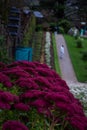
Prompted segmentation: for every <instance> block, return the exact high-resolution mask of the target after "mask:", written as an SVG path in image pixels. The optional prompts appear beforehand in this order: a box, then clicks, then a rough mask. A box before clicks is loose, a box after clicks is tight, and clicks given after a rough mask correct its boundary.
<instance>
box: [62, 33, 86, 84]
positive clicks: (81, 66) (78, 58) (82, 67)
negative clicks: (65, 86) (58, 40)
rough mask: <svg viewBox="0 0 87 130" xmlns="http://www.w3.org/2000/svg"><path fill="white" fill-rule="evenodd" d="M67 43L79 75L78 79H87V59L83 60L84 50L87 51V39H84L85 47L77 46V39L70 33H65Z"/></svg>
mask: <svg viewBox="0 0 87 130" xmlns="http://www.w3.org/2000/svg"><path fill="white" fill-rule="evenodd" d="M64 38H65V41H66V43H67V48H68V51H69V54H70V57H71V61H72V64H73V67H74V70H75V73H76V76H77V79H78V81H80V82H86V81H87V60H86V61H83V60H82V55H83V53H82V52H83V51H86V52H87V39H86V38H85V39H83V47H82V48H77V47H76V39H75V38H74V37H72V36H69V35H64Z"/></svg>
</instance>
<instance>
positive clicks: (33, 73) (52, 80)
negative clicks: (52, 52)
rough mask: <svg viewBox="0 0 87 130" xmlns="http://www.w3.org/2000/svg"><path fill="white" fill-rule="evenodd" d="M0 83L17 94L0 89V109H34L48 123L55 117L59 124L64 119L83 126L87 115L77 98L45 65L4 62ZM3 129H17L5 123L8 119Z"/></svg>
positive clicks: (86, 125) (86, 124) (80, 129)
mask: <svg viewBox="0 0 87 130" xmlns="http://www.w3.org/2000/svg"><path fill="white" fill-rule="evenodd" d="M0 83H2V84H3V85H4V87H9V90H8V91H10V90H12V88H13V89H14V86H15V89H16V91H17V95H14V94H12V93H11V91H10V92H7V91H3V90H1V91H0V109H10V110H12V108H13V109H15V110H18V112H19V111H21V112H22V111H23V112H30V110H31V109H32V108H35V109H36V110H37V112H38V114H43V115H44V117H46V118H49V119H50V120H51V122H52V120H56V123H60V124H61V125H62V124H63V123H64V122H65V124H66V122H68V123H69V125H71V126H72V127H73V129H74V128H75V129H76V130H86V129H87V118H86V117H85V114H84V111H83V107H82V105H81V103H80V101H79V100H78V99H76V98H75V97H74V96H73V94H72V93H71V92H70V91H69V87H68V86H67V84H66V82H65V81H64V80H62V79H61V77H60V76H59V75H58V74H57V73H56V72H55V71H54V70H51V69H50V68H49V67H48V66H47V65H45V64H40V63H38V62H27V61H16V62H13V63H12V64H9V65H7V66H6V65H5V67H3V68H2V70H1V71H0ZM10 87H11V89H10ZM62 117H63V119H62ZM10 122H11V121H10ZM12 123H13V122H12ZM15 123H17V122H15ZM15 123H13V124H15ZM65 124H64V126H65ZM67 127H68V125H66V128H65V129H68V128H67ZM6 128H8V129H13V130H14V128H15V130H17V128H16V127H14V128H13V127H12V126H9V121H8V122H7V123H6V124H4V125H3V130H6ZM19 129H20V130H21V126H20V128H19ZM24 130H27V129H26V128H25V129H24Z"/></svg>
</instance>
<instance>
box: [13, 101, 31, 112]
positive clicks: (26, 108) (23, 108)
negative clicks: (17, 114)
mask: <svg viewBox="0 0 87 130" xmlns="http://www.w3.org/2000/svg"><path fill="white" fill-rule="evenodd" d="M14 107H15V108H16V109H18V110H21V111H29V109H30V107H29V105H26V104H24V103H21V102H20V103H16V104H15V105H14Z"/></svg>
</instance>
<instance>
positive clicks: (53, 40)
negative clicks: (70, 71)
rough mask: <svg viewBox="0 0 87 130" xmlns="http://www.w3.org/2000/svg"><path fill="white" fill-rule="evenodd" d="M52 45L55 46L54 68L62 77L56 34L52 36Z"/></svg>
mask: <svg viewBox="0 0 87 130" xmlns="http://www.w3.org/2000/svg"><path fill="white" fill-rule="evenodd" d="M52 45H53V51H54V68H55V70H56V72H57V73H58V74H59V75H61V71H60V66H59V61H58V52H57V47H56V40H55V35H54V34H52Z"/></svg>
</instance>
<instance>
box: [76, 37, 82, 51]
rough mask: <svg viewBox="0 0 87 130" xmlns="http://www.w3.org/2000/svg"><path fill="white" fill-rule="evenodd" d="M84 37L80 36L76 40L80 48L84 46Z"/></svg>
mask: <svg viewBox="0 0 87 130" xmlns="http://www.w3.org/2000/svg"><path fill="white" fill-rule="evenodd" d="M82 43H83V39H82V38H81V37H78V38H77V40H76V45H77V47H78V48H82V47H83V46H82Z"/></svg>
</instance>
